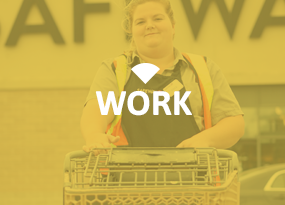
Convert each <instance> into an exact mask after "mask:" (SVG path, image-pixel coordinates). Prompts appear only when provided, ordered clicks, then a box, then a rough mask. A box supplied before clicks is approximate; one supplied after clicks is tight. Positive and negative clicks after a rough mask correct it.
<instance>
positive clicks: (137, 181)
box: [63, 147, 240, 205]
mask: <svg viewBox="0 0 285 205" xmlns="http://www.w3.org/2000/svg"><path fill="white" fill-rule="evenodd" d="M101 149H108V154H100V155H98V156H96V157H95V156H94V155H93V153H92V152H90V153H86V152H84V151H75V152H71V153H69V154H67V155H66V158H65V163H64V190H63V195H64V196H63V197H64V204H65V205H109V204H110V205H111V204H112V205H178V204H179V205H239V195H240V191H239V189H240V186H239V181H238V171H237V170H238V159H237V155H236V153H235V152H232V151H228V150H217V149H214V148H130V147H117V148H101Z"/></svg>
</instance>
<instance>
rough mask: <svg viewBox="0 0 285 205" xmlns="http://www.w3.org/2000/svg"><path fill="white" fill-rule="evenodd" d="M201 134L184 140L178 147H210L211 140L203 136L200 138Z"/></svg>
mask: <svg viewBox="0 0 285 205" xmlns="http://www.w3.org/2000/svg"><path fill="white" fill-rule="evenodd" d="M199 135H200V133H199V134H196V135H194V136H193V137H190V138H188V139H186V140H183V141H182V142H181V143H180V144H179V145H177V146H176V147H210V145H209V142H207V141H206V140H205V139H203V138H199Z"/></svg>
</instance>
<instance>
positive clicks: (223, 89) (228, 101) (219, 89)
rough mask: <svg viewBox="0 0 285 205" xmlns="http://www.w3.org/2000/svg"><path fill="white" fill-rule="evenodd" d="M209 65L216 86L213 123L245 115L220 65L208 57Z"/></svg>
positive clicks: (212, 111) (212, 110) (212, 112)
mask: <svg viewBox="0 0 285 205" xmlns="http://www.w3.org/2000/svg"><path fill="white" fill-rule="evenodd" d="M207 66H208V69H209V72H210V75H211V78H212V83H213V87H214V96H213V101H212V107H211V116H212V125H215V124H217V123H218V122H219V121H220V120H222V119H224V118H226V117H231V116H237V115H244V113H243V112H242V110H241V108H240V106H239V103H238V101H237V99H236V97H235V96H234V94H233V92H232V90H231V88H230V86H229V84H228V82H227V81H226V79H225V77H224V75H223V73H222V71H221V69H220V68H219V67H218V65H217V64H216V63H214V62H213V61H212V60H211V59H208V58H207Z"/></svg>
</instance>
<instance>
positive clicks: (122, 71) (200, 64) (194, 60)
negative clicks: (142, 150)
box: [106, 53, 214, 145]
mask: <svg viewBox="0 0 285 205" xmlns="http://www.w3.org/2000/svg"><path fill="white" fill-rule="evenodd" d="M183 56H184V57H185V58H186V59H187V61H188V62H189V63H190V64H191V65H192V66H193V68H194V73H196V74H197V77H198V82H199V86H200V90H201V95H202V102H203V110H204V124H205V129H209V128H210V127H212V122H211V112H210V110H211V105H212V99H213V94H214V88H213V84H212V79H211V76H210V73H209V70H208V68H207V64H206V61H205V58H204V57H203V56H200V55H195V54H191V53H183ZM113 65H114V67H115V68H114V70H115V72H116V77H117V82H118V88H119V92H120V93H121V92H122V91H123V90H124V86H125V84H126V78H127V68H128V65H127V57H126V56H125V55H121V56H119V57H117V58H115V60H114V61H113ZM121 118H122V114H121V115H115V118H114V120H113V121H112V122H111V123H110V124H109V125H108V127H107V130H106V133H107V134H111V135H113V136H120V140H119V141H118V142H117V143H114V144H115V145H128V144H129V143H128V141H127V138H126V136H125V134H124V132H123V129H122V126H121Z"/></svg>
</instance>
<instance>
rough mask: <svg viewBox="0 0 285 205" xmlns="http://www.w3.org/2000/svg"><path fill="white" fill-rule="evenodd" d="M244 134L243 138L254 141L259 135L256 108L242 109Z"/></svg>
mask: <svg viewBox="0 0 285 205" xmlns="http://www.w3.org/2000/svg"><path fill="white" fill-rule="evenodd" d="M242 111H243V112H244V121H245V134H244V137H243V138H250V139H254V138H256V137H257V136H258V135H259V129H258V111H257V108H256V107H243V108H242Z"/></svg>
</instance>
